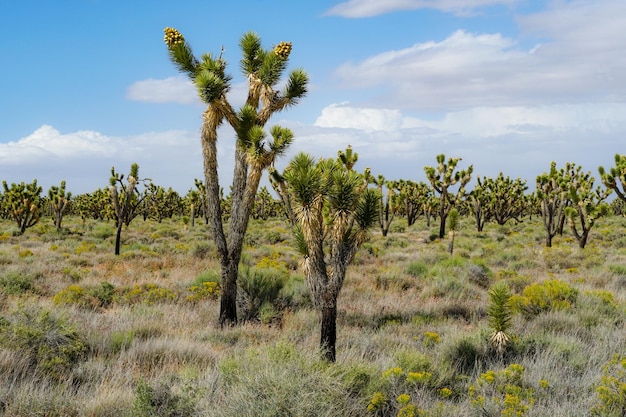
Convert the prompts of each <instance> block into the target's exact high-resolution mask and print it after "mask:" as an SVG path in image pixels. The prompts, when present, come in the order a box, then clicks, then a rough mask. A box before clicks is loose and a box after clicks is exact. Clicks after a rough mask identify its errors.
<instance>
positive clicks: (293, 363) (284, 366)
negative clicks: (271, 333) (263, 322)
mask: <svg viewBox="0 0 626 417" xmlns="http://www.w3.org/2000/svg"><path fill="white" fill-rule="evenodd" d="M218 372H219V376H218V377H219V381H220V383H219V384H218V386H217V387H216V389H215V391H214V392H213V394H212V396H211V399H210V401H209V402H208V403H207V405H206V407H207V408H208V410H207V411H210V412H206V411H205V412H204V413H200V414H201V415H212V416H214V417H227V416H240V417H274V416H294V417H295V416H318V417H336V416H343V417H356V416H362V415H363V410H362V409H360V408H359V407H361V404H359V403H358V402H356V401H354V399H353V398H351V397H350V392H349V390H348V388H347V387H346V385H345V384H343V383H342V381H343V380H344V378H343V373H345V372H347V371H345V370H344V369H338V368H335V367H334V366H328V365H327V364H324V363H321V362H320V361H319V358H318V356H317V355H310V356H305V355H303V354H302V353H300V352H299V351H298V350H297V349H296V348H295V347H294V346H293V345H292V344H290V343H287V342H283V341H279V342H277V343H276V344H274V345H270V346H268V347H265V348H262V349H250V350H249V351H246V352H244V353H243V354H242V353H241V352H239V353H237V354H236V356H235V355H233V357H226V358H224V359H222V361H221V362H220V364H219V367H218ZM352 388H354V387H352ZM200 411H204V410H200Z"/></svg>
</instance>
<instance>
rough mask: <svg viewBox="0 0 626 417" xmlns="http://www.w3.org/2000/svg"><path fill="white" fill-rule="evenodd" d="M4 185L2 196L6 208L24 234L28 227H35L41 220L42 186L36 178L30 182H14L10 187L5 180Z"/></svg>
mask: <svg viewBox="0 0 626 417" xmlns="http://www.w3.org/2000/svg"><path fill="white" fill-rule="evenodd" d="M2 186H3V187H4V195H3V197H2V204H3V205H4V209H5V210H6V211H7V212H8V214H9V216H11V217H12V218H13V220H15V221H16V222H17V227H19V230H20V234H23V233H24V232H25V231H26V229H28V228H29V227H33V226H34V225H36V224H37V222H38V221H39V211H40V208H41V207H40V206H41V197H40V194H41V191H42V188H41V186H39V185H37V180H36V179H35V180H33V182H32V183H30V184H25V183H24V182H21V183H19V184H15V183H12V184H11V186H10V187H9V186H8V184H7V182H6V181H4V180H3V181H2Z"/></svg>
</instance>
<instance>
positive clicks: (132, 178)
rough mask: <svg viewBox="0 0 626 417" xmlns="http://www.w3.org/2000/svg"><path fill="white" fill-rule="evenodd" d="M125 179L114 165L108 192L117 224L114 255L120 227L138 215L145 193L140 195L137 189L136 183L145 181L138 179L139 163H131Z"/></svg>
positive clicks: (120, 238)
mask: <svg viewBox="0 0 626 417" xmlns="http://www.w3.org/2000/svg"><path fill="white" fill-rule="evenodd" d="M126 181H127V182H126V183H124V174H118V173H117V172H115V167H113V168H111V178H110V180H109V183H110V185H109V192H110V195H111V201H112V203H113V210H114V214H115V224H116V226H117V233H116V234H115V254H116V255H119V254H120V244H121V240H122V227H123V226H124V225H126V227H128V226H129V225H130V222H131V221H133V219H134V218H135V217H137V216H138V215H139V210H138V209H139V207H141V203H142V201H143V199H144V198H145V194H144V195H143V196H141V195H140V193H139V191H138V190H137V184H138V183H139V182H141V181H145V180H140V179H139V165H137V164H132V165H131V167H130V174H129V175H128V179H127V180H126ZM118 186H119V190H118Z"/></svg>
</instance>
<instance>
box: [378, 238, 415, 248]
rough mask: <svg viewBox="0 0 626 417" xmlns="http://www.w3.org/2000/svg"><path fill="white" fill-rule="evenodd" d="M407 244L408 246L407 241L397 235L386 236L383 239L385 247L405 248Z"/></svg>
mask: <svg viewBox="0 0 626 417" xmlns="http://www.w3.org/2000/svg"><path fill="white" fill-rule="evenodd" d="M407 246H409V241H408V240H406V239H404V238H400V237H397V236H387V237H386V238H385V240H384V241H383V247H385V248H406V247H407Z"/></svg>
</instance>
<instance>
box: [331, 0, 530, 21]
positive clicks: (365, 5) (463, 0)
mask: <svg viewBox="0 0 626 417" xmlns="http://www.w3.org/2000/svg"><path fill="white" fill-rule="evenodd" d="M518 1H519V0H385V1H381V0H349V1H346V2H343V3H339V4H338V5H336V6H334V7H332V8H331V9H330V10H328V11H327V12H326V14H328V15H333V16H334V15H336V16H342V17H348V18H361V17H373V16H378V15H382V14H386V13H393V12H396V11H403V10H416V9H435V10H441V11H443V12H450V13H455V14H458V15H466V14H471V13H473V12H474V11H475V10H476V9H479V8H482V7H486V6H494V5H500V4H504V5H512V4H515V3H517V2H518Z"/></svg>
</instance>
